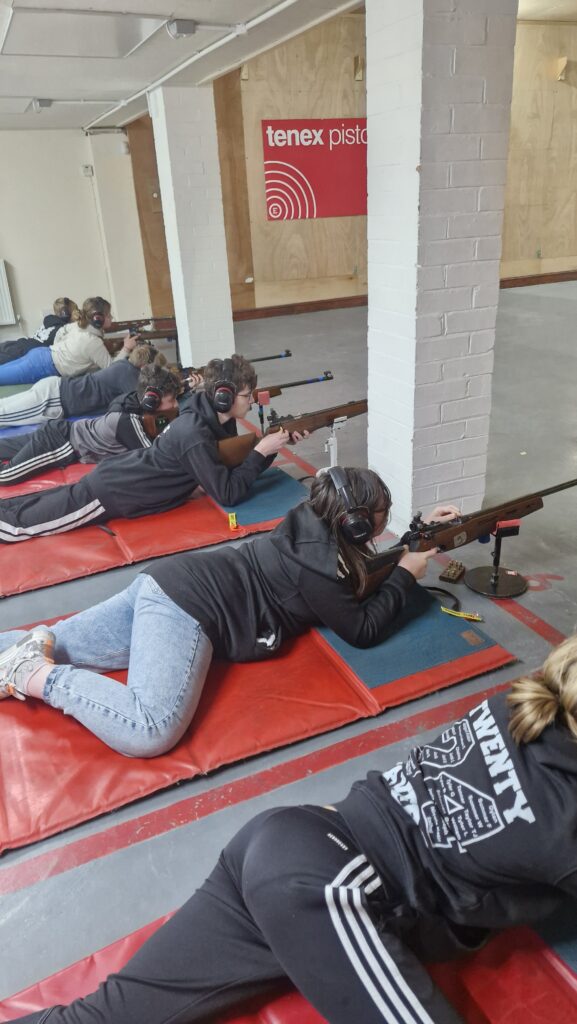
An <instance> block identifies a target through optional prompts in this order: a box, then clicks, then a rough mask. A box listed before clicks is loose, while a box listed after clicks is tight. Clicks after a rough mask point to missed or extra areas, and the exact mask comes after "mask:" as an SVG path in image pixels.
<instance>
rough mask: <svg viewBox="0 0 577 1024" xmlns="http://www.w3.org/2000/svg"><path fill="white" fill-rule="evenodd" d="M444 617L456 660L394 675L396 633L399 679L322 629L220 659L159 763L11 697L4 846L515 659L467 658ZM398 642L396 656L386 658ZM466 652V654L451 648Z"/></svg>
mask: <svg viewBox="0 0 577 1024" xmlns="http://www.w3.org/2000/svg"><path fill="white" fill-rule="evenodd" d="M426 596H427V595H425V597H426ZM438 615H439V617H440V619H441V620H442V621H441V622H440V623H439V624H438V625H435V628H438V629H441V628H442V629H443V630H444V631H445V632H446V633H447V634H453V642H454V643H453V646H451V644H450V643H448V640H449V639H450V638H449V636H448V635H447V637H446V651H447V653H446V658H445V663H444V664H443V665H442V666H436V667H431V665H429V670H428V671H427V668H426V659H425V663H423V661H422V659H421V661H420V662H419V665H418V666H417V665H415V669H417V668H418V670H415V671H414V672H413V674H405V671H406V669H407V666H408V665H409V664H411V661H410V660H409V661H408V662H406V663H404V664H403V669H404V670H405V671H402V672H401V677H400V678H395V666H396V662H397V656H396V655H395V653H394V651H395V649H394V646H389V645H393V644H394V640H393V639H388V640H386V641H385V642H384V643H383V644H382V645H380V646H379V647H378V648H374V649H373V653H374V654H375V656H376V658H377V661H379V662H380V663H382V665H383V671H384V670H385V666H386V668H387V670H388V671H389V672H392V678H391V679H390V681H389V682H388V683H387V684H386V685H385V686H381V687H377V688H376V689H370V688H369V686H368V685H365V681H363V679H362V678H361V671H360V669H359V668H358V666H356V665H355V661H354V653H353V659H352V660H351V658H350V657H349V658H348V659H347V657H341V656H339V655H338V653H337V652H336V651H335V649H334V647H332V646H331V645H330V644H329V643H327V640H326V638H325V636H323V635H321V633H320V632H319V631H318V630H315V629H313V630H310V631H308V632H307V633H304V634H303V635H302V636H299V637H296V638H294V639H292V640H290V641H289V642H287V643H286V644H285V645H284V646H283V648H282V650H281V652H280V654H278V655H277V656H275V658H274V660H272V661H266V662H249V663H246V664H232V663H230V662H218V661H214V662H213V663H212V665H211V668H210V671H209V675H208V678H207V681H206V684H205V688H204V692H203V696H202V698H201V701H200V704H199V707H198V710H197V712H196V714H195V716H194V719H193V722H192V725H191V727H190V729H189V730H188V732H187V733H186V734H185V736H184V737H183V739H182V740H181V741H180V743H178V744H177V746H176V747H174V748H173V749H172V750H171V751H169V752H168V753H167V754H164V755H162V756H161V757H155V758H153V759H152V760H150V759H147V758H126V757H123V756H122V755H121V754H118V753H115V752H114V751H113V750H110V748H109V747H107V746H106V745H105V744H104V743H102V742H101V741H100V740H98V739H97V738H96V737H95V736H93V735H92V733H90V732H89V731H88V730H87V729H85V728H84V727H83V726H81V725H80V724H79V723H78V722H76V721H75V720H74V719H73V718H72V717H71V716H67V715H62V714H61V713H59V712H58V711H55V710H54V709H53V708H50V707H48V706H47V705H45V704H43V703H42V702H40V701H34V700H28V701H26V702H25V703H22V702H21V701H14V700H8V701H5V702H3V705H2V714H1V715H0V850H2V849H9V848H13V847H19V846H25V845H26V844H28V843H31V842H35V841H37V840H38V839H42V838H45V837H46V836H50V835H54V834H55V833H57V832H61V831H62V830H63V829H66V828H70V827H71V826H72V825H77V824H78V823H79V822H81V821H88V820H90V819H91V818H95V817H97V816H98V815H100V814H104V813H106V812H107V811H111V810H114V809H115V808H117V807H122V806H124V805H125V804H128V803H131V802H133V801H134V800H138V799H140V798H141V797H143V796H146V795H148V794H149V793H154V792H156V791H157V790H160V789H164V788H166V787H167V786H170V785H173V784H174V783H176V782H180V781H181V780H182V779H188V778H193V777H194V776H195V775H198V774H201V773H206V772H209V771H212V770H214V769H216V768H218V767H220V766H221V765H223V764H230V763H232V762H235V761H240V760H243V759H245V758H247V757H251V756H253V755H255V754H259V753H261V752H262V751H265V750H272V749H275V748H277V747H281V746H285V745H287V744H289V743H294V742H295V741H297V740H302V739H305V738H307V737H309V736H316V735H318V734H319V733H324V732H328V731H330V730H331V729H335V728H337V727H339V726H341V725H345V724H347V723H349V722H354V721H356V720H357V719H359V718H369V717H372V716H374V715H377V714H379V713H380V712H381V711H382V710H383V709H384V708H386V707H392V706H394V705H396V704H402V703H404V702H406V701H407V700H412V699H414V698H415V697H418V696H421V695H423V694H425V693H431V692H433V691H434V690H438V689H440V688H441V687H443V686H448V685H451V684H453V683H457V682H461V681H462V680H463V679H468V678H471V677H472V676H474V675H480V674H482V673H483V672H486V671H488V670H489V668H496V667H499V666H501V665H506V664H508V663H510V662H511V661H514V658H513V656H512V655H511V654H510V653H509V652H508V651H506V650H505V649H504V648H502V647H500V646H499V645H498V644H495V643H494V642H493V641H492V640H491V639H490V638H489V637H486V636H485V637H484V639H483V643H485V644H486V645H488V646H487V648H486V649H482V650H478V651H476V652H475V653H470V654H465V655H464V656H459V654H460V653H461V650H462V637H461V630H462V626H461V624H460V622H459V620H456V619H454V618H449V617H448V616H443V615H442V613H440V612H439V613H438ZM435 622H436V619H435ZM420 628H421V627H420V620H419V619H416V620H415V621H408V622H407V623H406V625H405V626H404V627H403V630H402V637H401V635H399V639H402V640H403V642H404V646H406V647H407V648H408V649H413V647H414V646H415V645H414V643H413V635H414V630H415V629H420ZM467 632H468V631H467ZM455 643H456V644H457V648H455V646H454V644H455ZM423 647H424V648H426V644H425V645H423V644H421V648H423ZM388 650H390V651H391V656H389V657H385V651H388ZM455 650H457V651H458V652H459V654H457V655H456V656H452V655H454V654H455ZM441 669H442V671H441ZM111 675H115V677H116V678H118V679H124V678H125V674H124V673H118V674H115V673H111Z"/></svg>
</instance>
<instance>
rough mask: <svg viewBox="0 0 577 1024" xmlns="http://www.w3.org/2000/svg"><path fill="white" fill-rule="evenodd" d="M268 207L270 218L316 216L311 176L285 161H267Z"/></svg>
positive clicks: (265, 175) (265, 165) (294, 218)
mask: <svg viewBox="0 0 577 1024" xmlns="http://www.w3.org/2000/svg"><path fill="white" fill-rule="evenodd" d="M264 180H265V189H266V206H267V213H268V216H269V218H270V220H302V219H306V218H314V217H316V215H317V201H316V198H315V194H314V191H313V188H312V185H311V183H310V181H309V180H308V178H307V177H306V176H305V175H304V174H303V172H302V171H299V169H298V167H294V166H293V164H289V163H286V162H285V161H283V160H265V164H264Z"/></svg>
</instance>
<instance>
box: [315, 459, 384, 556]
mask: <svg viewBox="0 0 577 1024" xmlns="http://www.w3.org/2000/svg"><path fill="white" fill-rule="evenodd" d="M326 472H327V473H328V475H329V476H330V478H331V480H332V482H333V484H334V486H335V490H336V492H337V496H338V498H340V500H341V502H342V503H343V507H344V511H343V512H341V513H340V514H339V517H338V524H339V529H340V531H341V533H342V535H343V537H344V538H345V540H346V541H348V543H349V544H356V545H361V544H366V543H367V541H369V540H370V539H371V537H372V536H373V530H374V527H373V522H372V520H371V515H370V512H369V510H368V508H366V507H365V506H364V505H357V503H356V502H355V500H354V498H353V495H352V492H351V488H350V483H349V479H348V477H347V474H346V473H345V471H344V469H341V467H340V466H329V467H328V469H327V470H326Z"/></svg>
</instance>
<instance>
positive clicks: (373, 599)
mask: <svg viewBox="0 0 577 1024" xmlns="http://www.w3.org/2000/svg"><path fill="white" fill-rule="evenodd" d="M415 582H416V581H415V577H414V576H413V575H412V574H411V573H410V572H407V570H406V569H402V568H400V567H399V566H397V568H396V569H393V571H392V573H391V575H390V576H389V577H388V578H387V580H386V581H385V582H384V583H383V584H382V585H381V587H380V588H379V590H377V592H376V593H374V594H371V596H370V597H367V598H365V600H364V601H359V600H358V599H357V598H356V596H355V594H354V592H353V590H352V589H351V587H350V585H349V584H348V583H347V582H346V581H339V580H335V581H334V583H333V584H331V583H329V582H328V581H327V578H326V576H321V575H320V574H319V573H315V572H311V571H309V570H307V569H303V571H302V573H301V580H300V590H301V595H302V597H303V599H304V600H305V601H306V602H307V604H308V606H309V607H310V608H311V609H312V611H313V612H315V613H316V615H317V617H318V619H320V621H321V622H322V623H323V625H325V626H328V627H329V629H332V630H333V631H334V632H335V633H336V634H337V636H340V637H341V639H342V640H345V641H346V642H347V643H348V644H351V645H352V646H353V647H374V646H375V645H376V644H378V643H381V641H382V640H385V639H386V637H387V634H388V632H389V631H390V629H391V627H392V626H393V624H394V622H395V620H396V618H397V616H398V614H399V612H400V611H401V610H402V609H403V608H404V606H405V603H406V600H407V594H408V593H409V591H410V590H411V589H412V588H413V587H414V586H415Z"/></svg>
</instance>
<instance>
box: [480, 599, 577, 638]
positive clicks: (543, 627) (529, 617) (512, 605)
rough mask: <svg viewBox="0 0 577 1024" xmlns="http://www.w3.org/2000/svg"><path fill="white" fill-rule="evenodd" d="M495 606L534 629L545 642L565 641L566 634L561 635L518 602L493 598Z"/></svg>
mask: <svg viewBox="0 0 577 1024" xmlns="http://www.w3.org/2000/svg"><path fill="white" fill-rule="evenodd" d="M492 600H493V602H494V604H496V605H497V607H498V608H502V609H503V611H504V612H507V614H508V615H512V616H513V618H514V619H517V622H522V623H523V625H524V626H527V627H528V628H529V629H532V630H533V632H534V633H537V634H538V635H539V636H542V637H543V639H544V640H547V642H548V643H550V644H560V643H561V641H562V640H565V639H566V637H565V633H560V632H559V630H558V629H555V627H554V626H550V625H549V623H548V622H545V620H544V619H540V618H539V616H538V615H535V613H534V612H532V611H529V609H528V608H525V607H524V606H523V605H522V604H518V602H517V601H513V600H512V599H511V598H508V597H507V598H497V599H495V598H492Z"/></svg>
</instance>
